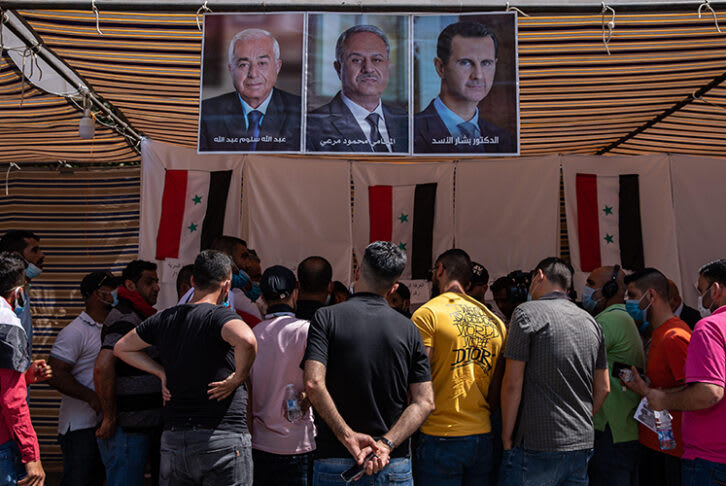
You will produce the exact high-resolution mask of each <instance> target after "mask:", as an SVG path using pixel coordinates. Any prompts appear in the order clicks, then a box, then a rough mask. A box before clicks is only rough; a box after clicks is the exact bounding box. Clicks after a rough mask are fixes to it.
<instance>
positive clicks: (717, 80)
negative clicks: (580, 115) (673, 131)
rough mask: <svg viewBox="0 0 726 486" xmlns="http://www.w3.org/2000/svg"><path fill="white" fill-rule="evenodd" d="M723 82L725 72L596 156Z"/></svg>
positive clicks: (602, 149) (639, 132)
mask: <svg viewBox="0 0 726 486" xmlns="http://www.w3.org/2000/svg"><path fill="white" fill-rule="evenodd" d="M724 81H726V72H724V73H722V74H720V75H718V76H716V77H715V78H713V79H712V80H711V81H710V82H709V83H708V84H706V85H703V86H701V87H700V88H699V89H698V90H696V91H694V92H693V93H691V94H689V95H688V96H686V97H685V98H683V99H682V100H681V101H679V102H678V103H676V104H675V105H673V106H671V107H670V108H668V109H667V110H665V111H664V112H663V113H661V114H660V115H658V116H656V117H655V118H653V119H651V120H649V121H647V122H646V123H644V124H643V125H641V126H639V127H638V128H636V129H635V130H633V131H632V132H630V133H628V134H627V135H625V136H623V137H620V138H619V139H617V140H616V141H614V142H613V143H611V144H609V145H607V146H605V147H604V148H601V149H600V150H598V151H597V155H603V154H605V153H608V152H610V151H611V150H612V149H614V148H616V147H618V146H619V145H622V144H624V143H625V142H627V141H628V140H630V139H632V138H634V137H636V136H637V135H639V134H641V133H643V132H644V131H646V130H647V129H649V128H651V127H652V126H654V125H656V124H657V123H660V122H662V121H663V120H665V119H666V118H668V117H669V116H671V115H672V114H674V113H676V112H677V111H679V110H680V109H681V108H683V107H685V106H688V105H690V104H691V103H693V102H694V101H695V100H697V99H698V98H700V97H702V96H703V95H705V94H706V93H708V92H709V91H711V90H712V89H713V88H715V87H716V86H718V85H720V84H721V83H723V82H724Z"/></svg>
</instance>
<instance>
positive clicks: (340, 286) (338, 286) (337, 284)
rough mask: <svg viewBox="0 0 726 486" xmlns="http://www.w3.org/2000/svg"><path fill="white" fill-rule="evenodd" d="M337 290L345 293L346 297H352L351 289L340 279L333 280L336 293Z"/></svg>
mask: <svg viewBox="0 0 726 486" xmlns="http://www.w3.org/2000/svg"><path fill="white" fill-rule="evenodd" d="M336 292H339V293H341V294H345V298H346V299H347V298H348V297H350V290H349V289H348V287H346V286H345V284H344V283H343V282H341V281H340V280H336V281H335V282H333V293H336Z"/></svg>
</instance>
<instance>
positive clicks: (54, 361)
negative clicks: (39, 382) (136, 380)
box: [49, 272, 118, 486]
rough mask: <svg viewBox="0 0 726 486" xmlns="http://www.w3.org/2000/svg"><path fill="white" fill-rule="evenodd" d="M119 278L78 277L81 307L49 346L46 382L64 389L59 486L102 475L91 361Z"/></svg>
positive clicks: (93, 483) (93, 481)
mask: <svg viewBox="0 0 726 486" xmlns="http://www.w3.org/2000/svg"><path fill="white" fill-rule="evenodd" d="M117 286H118V281H117V279H116V278H115V277H114V276H113V275H112V274H111V273H110V272H92V273H90V274H88V275H86V276H85V277H84V278H83V280H82V281H81V296H82V297H83V299H84V301H85V310H84V311H83V312H81V315H79V316H78V317H76V318H75V319H74V320H73V321H71V323H70V324H68V325H67V326H66V327H65V328H63V329H62V330H61V331H60V333H58V337H57V338H56V340H55V343H54V344H53V347H52V348H51V350H50V365H51V366H52V367H53V371H54V374H53V377H52V378H51V379H50V381H49V383H50V385H51V386H52V387H53V388H55V389H56V390H58V391H59V392H61V393H62V398H61V407H60V415H59V417H58V434H59V442H60V446H61V450H62V451H63V477H62V479H61V486H101V485H102V484H103V480H104V477H105V474H104V467H103V463H102V462H101V456H100V454H99V452H98V445H97V443H96V435H95V434H96V427H97V426H98V424H99V423H100V422H101V404H100V402H99V400H98V396H97V395H96V392H95V388H94V386H93V365H94V363H95V362H96V357H97V356H98V352H99V351H100V349H101V329H102V328H103V321H104V320H105V319H106V316H107V315H108V313H109V312H110V310H111V307H112V306H113V304H114V303H115V302H116V295H115V292H116V287H117Z"/></svg>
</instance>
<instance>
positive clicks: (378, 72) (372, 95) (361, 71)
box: [306, 25, 408, 154]
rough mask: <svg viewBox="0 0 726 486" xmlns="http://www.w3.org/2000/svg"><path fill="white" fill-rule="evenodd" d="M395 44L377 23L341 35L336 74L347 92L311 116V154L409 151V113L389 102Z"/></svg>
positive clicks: (309, 121)
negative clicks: (386, 95)
mask: <svg viewBox="0 0 726 486" xmlns="http://www.w3.org/2000/svg"><path fill="white" fill-rule="evenodd" d="M390 54H391V46H390V44H389V41H388V37H387V36H386V34H385V33H384V32H383V31H382V30H381V29H380V28H379V27H376V26H374V25H355V26H353V27H351V28H349V29H347V30H346V31H344V32H343V33H342V34H340V36H339V37H338V40H337V42H336V45H335V62H334V67H335V72H336V73H337V74H338V78H339V79H340V83H341V90H340V91H338V93H337V94H336V95H335V96H334V97H333V99H332V100H331V101H330V102H328V103H326V104H324V105H323V106H321V107H319V108H317V109H315V110H313V111H311V112H310V113H308V118H307V120H308V122H307V136H306V150H307V151H309V152H310V151H312V152H372V153H384V154H385V153H407V152H408V113H407V112H406V111H405V110H403V109H401V108H399V107H396V106H391V105H388V104H386V103H383V102H382V100H381V95H382V94H383V92H384V91H385V90H386V87H387V86H388V81H389V71H390V69H391V59H390Z"/></svg>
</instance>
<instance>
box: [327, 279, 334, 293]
mask: <svg viewBox="0 0 726 486" xmlns="http://www.w3.org/2000/svg"><path fill="white" fill-rule="evenodd" d="M332 293H333V282H332V281H331V282H330V283H329V284H328V294H332Z"/></svg>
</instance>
